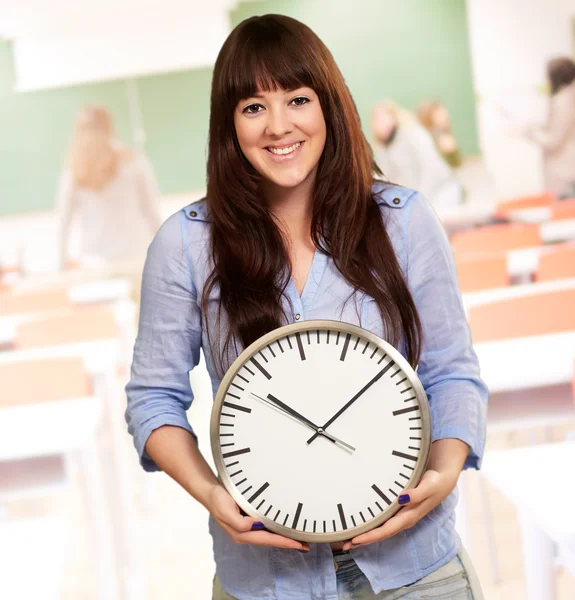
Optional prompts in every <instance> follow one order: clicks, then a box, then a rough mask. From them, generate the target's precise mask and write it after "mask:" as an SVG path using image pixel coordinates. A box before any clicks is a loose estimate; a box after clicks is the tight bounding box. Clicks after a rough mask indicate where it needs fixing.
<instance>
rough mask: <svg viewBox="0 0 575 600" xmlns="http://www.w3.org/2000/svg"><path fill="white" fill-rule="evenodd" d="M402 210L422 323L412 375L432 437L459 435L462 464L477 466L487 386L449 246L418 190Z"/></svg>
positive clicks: (482, 441)
mask: <svg viewBox="0 0 575 600" xmlns="http://www.w3.org/2000/svg"><path fill="white" fill-rule="evenodd" d="M406 213H407V214H406V219H407V223H406V226H405V231H406V234H405V253H406V254H405V261H406V272H407V281H408V286H409V289H410V291H411V294H412V297H413V300H414V302H415V305H416V306H417V310H418V313H419V318H420V320H421V324H422V327H423V343H422V352H421V356H420V361H419V366H418V369H417V374H418V376H419V379H420V381H421V383H422V385H423V387H424V389H425V391H426V393H427V397H428V399H429V405H430V409H431V422H432V441H436V440H441V439H445V438H456V439H459V440H462V441H463V442H465V443H466V444H468V445H469V447H470V451H469V455H468V457H467V460H466V462H465V465H464V468H470V467H471V468H476V469H478V468H479V467H480V464H481V459H482V456H483V451H484V447H485V434H486V412H487V397H488V391H487V388H486V386H485V384H484V383H483V381H482V380H481V378H480V376H479V363H478V360H477V356H476V354H475V351H474V350H473V346H472V344H471V334H470V331H469V326H468V324H467V319H466V317H465V311H464V308H463V303H462V301H461V295H460V292H459V285H458V281H457V275H456V271H455V263H454V260H453V255H452V252H451V247H450V245H449V241H448V239H447V235H446V234H445V231H444V229H443V227H442V226H441V223H440V221H439V219H438V218H437V215H436V214H435V212H434V211H433V209H432V208H431V206H430V205H429V203H428V202H427V201H426V200H425V199H424V198H423V196H421V194H419V193H416V194H414V196H412V197H411V199H410V201H409V202H408V204H407V206H406Z"/></svg>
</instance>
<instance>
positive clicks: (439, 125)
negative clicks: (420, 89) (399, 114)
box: [417, 101, 461, 169]
mask: <svg viewBox="0 0 575 600" xmlns="http://www.w3.org/2000/svg"><path fill="white" fill-rule="evenodd" d="M417 118H418V119H419V122H420V123H421V124H422V125H423V126H424V127H425V129H427V131H429V133H430V134H431V136H432V137H433V140H434V142H435V145H436V147H437V149H438V150H439V152H440V154H441V156H443V159H444V160H445V162H446V163H447V164H448V165H449V166H450V167H452V168H454V169H456V168H457V167H459V166H461V152H460V151H459V146H458V144H457V140H456V139H455V136H454V135H453V133H452V131H451V122H450V120H449V111H448V110H447V107H446V106H445V105H444V104H442V103H441V102H435V101H434V102H424V103H423V104H421V105H420V106H419V109H418V110H417Z"/></svg>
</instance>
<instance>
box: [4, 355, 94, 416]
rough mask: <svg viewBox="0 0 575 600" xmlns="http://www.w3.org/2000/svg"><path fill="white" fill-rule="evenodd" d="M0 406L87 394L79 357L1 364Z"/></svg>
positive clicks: (85, 377)
mask: <svg viewBox="0 0 575 600" xmlns="http://www.w3.org/2000/svg"><path fill="white" fill-rule="evenodd" d="M0 381H2V389H3V391H4V392H5V393H3V394H2V400H1V401H0V407H7V406H21V405H23V404H37V403H39V402H52V401H54V400H66V399H71V398H82V397H85V396H90V394H91V391H90V387H91V386H90V381H89V377H88V375H87V373H86V370H85V367H84V360H83V359H82V358H81V357H66V358H44V359H42V360H30V361H17V362H11V363H6V364H0Z"/></svg>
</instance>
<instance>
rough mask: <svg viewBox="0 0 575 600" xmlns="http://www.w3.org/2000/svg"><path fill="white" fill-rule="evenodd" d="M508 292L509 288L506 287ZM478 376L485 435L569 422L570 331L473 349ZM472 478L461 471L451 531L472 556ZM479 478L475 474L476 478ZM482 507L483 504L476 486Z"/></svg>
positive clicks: (574, 341)
mask: <svg viewBox="0 0 575 600" xmlns="http://www.w3.org/2000/svg"><path fill="white" fill-rule="evenodd" d="M510 289H513V288H510ZM474 349H475V352H476V353H477V357H478V360H479V365H480V370H481V377H482V379H483V381H484V382H485V384H486V385H487V387H488V389H489V405H488V411H487V431H488V432H489V433H501V432H510V431H514V430H517V429H536V428H540V427H552V426H554V425H557V424H564V423H565V422H569V421H572V422H574V423H575V405H574V404H573V402H572V391H571V380H572V377H573V361H574V359H575V331H567V332H563V333H555V334H549V335H542V336H532V337H524V338H516V339H509V340H500V341H495V342H485V343H481V344H475V345H474ZM474 476H477V474H475V473H473V472H465V473H464V474H462V477H461V478H460V485H459V490H460V501H459V505H458V508H457V515H458V516H457V529H458V532H459V534H460V536H461V538H462V541H463V544H464V545H465V546H466V547H467V548H468V551H469V552H470V553H471V554H473V546H474V539H473V536H472V534H471V531H472V527H471V514H470V513H469V501H468V500H467V496H468V494H469V491H468V487H469V483H470V479H471V478H472V477H474ZM479 477H481V474H479ZM480 489H481V494H482V499H481V502H482V505H483V507H484V510H486V509H487V499H486V494H485V491H484V489H483V486H480ZM486 514H487V513H484V518H486V523H485V528H486V532H487V542H488V544H489V545H490V558H491V562H492V572H493V577H494V579H495V580H496V581H497V580H498V579H499V573H498V565H497V560H496V555H497V548H496V547H495V545H494V534H493V531H492V523H491V522H490V521H489V520H488V519H487V517H486Z"/></svg>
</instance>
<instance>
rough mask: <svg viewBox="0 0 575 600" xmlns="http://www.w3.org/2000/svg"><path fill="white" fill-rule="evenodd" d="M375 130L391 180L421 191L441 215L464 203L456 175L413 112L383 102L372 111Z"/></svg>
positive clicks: (379, 156)
mask: <svg viewBox="0 0 575 600" xmlns="http://www.w3.org/2000/svg"><path fill="white" fill-rule="evenodd" d="M372 131H373V135H374V137H375V141H376V144H375V154H376V159H377V162H378V164H379V166H380V167H381V169H382V171H383V173H384V175H385V176H386V178H387V179H388V181H391V182H393V183H395V184H398V185H402V186H406V187H409V188H413V189H416V190H418V191H420V192H421V193H422V194H423V195H424V196H425V197H426V198H427V199H428V200H429V202H431V204H432V205H433V207H434V208H435V209H436V210H438V211H440V212H441V211H445V210H450V209H453V208H455V207H457V206H459V205H460V204H461V203H462V202H463V188H462V187H461V184H460V183H459V181H458V179H457V177H456V176H455V173H454V172H453V170H452V169H451V167H450V166H449V165H448V164H447V163H446V162H445V160H444V159H443V158H442V156H441V154H440V153H439V151H438V150H437V148H436V145H435V142H434V141H433V138H432V137H431V135H430V133H429V132H428V131H427V130H426V129H425V128H424V127H423V125H421V124H420V123H419V122H418V120H417V119H416V117H415V116H414V115H413V114H412V113H410V112H409V111H407V110H405V109H403V108H400V107H399V106H397V105H396V104H395V103H394V102H392V101H391V100H385V101H383V102H380V103H378V104H376V105H375V107H374V109H373V112H372Z"/></svg>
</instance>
